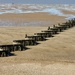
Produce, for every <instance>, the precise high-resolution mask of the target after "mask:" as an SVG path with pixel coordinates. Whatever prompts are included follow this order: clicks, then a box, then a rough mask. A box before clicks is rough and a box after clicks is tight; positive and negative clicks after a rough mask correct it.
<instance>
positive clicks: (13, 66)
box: [0, 11, 75, 75]
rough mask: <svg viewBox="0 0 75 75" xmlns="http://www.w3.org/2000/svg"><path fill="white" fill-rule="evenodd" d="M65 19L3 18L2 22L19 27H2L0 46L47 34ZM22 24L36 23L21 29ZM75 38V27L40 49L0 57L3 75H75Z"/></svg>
mask: <svg viewBox="0 0 75 75" xmlns="http://www.w3.org/2000/svg"><path fill="white" fill-rule="evenodd" d="M63 12H64V13H65V14H67V13H71V14H75V13H74V12H69V11H68V12H67V11H63ZM65 18H66V17H63V16H57V15H52V14H49V13H31V14H2V15H0V21H3V23H4V24H5V23H6V22H7V24H9V22H11V23H12V24H13V23H15V24H14V25H15V26H12V25H11V26H4V27H2V26H1V27H0V45H1V44H11V43H13V40H16V39H25V34H27V35H34V33H37V32H41V31H42V30H46V29H47V28H48V26H52V25H54V24H55V25H57V24H58V23H63V22H65V21H66V20H65ZM34 22H35V23H34ZM39 22H42V23H40V24H39ZM3 23H2V24H3ZM22 23H23V24H24V23H30V24H31V23H32V26H30V25H29V24H28V26H27V25H26V26H21V24H22ZM36 23H37V24H36ZM35 24H36V26H35ZM38 24H39V25H38ZM74 34H75V27H73V28H71V29H68V30H65V31H63V32H61V33H59V34H57V35H54V37H51V38H47V40H46V41H39V42H38V43H40V44H38V45H36V46H27V47H28V48H29V49H27V50H25V51H15V52H12V53H13V54H14V55H13V56H9V57H0V75H75V39H74V38H75V35H74Z"/></svg>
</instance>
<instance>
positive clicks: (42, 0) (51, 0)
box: [0, 0, 75, 4]
mask: <svg viewBox="0 0 75 75" xmlns="http://www.w3.org/2000/svg"><path fill="white" fill-rule="evenodd" d="M0 3H23V4H24V3H25V4H60V3H61V4H75V0H0Z"/></svg>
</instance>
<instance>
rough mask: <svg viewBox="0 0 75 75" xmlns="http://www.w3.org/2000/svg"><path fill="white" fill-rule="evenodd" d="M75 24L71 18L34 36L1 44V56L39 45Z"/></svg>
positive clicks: (74, 20)
mask: <svg viewBox="0 0 75 75" xmlns="http://www.w3.org/2000/svg"><path fill="white" fill-rule="evenodd" d="M74 26H75V19H72V20H69V21H67V22H65V23H62V24H58V25H53V27H48V28H47V30H43V31H41V32H39V33H34V35H32V36H28V35H26V36H25V39H21V40H19V39H18V40H13V44H9V45H0V57H6V56H9V53H10V52H12V51H23V50H26V46H34V45H37V43H38V41H44V40H45V39H46V38H47V37H52V36H53V35H55V34H57V33H60V32H63V31H64V30H67V29H69V28H72V27H74Z"/></svg>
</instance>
